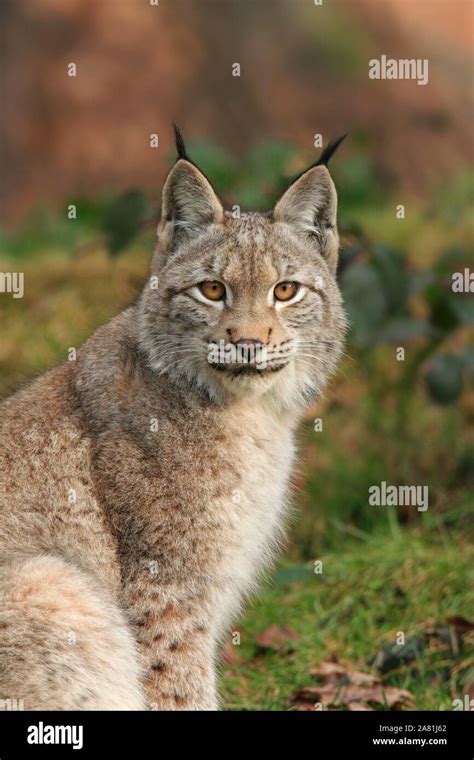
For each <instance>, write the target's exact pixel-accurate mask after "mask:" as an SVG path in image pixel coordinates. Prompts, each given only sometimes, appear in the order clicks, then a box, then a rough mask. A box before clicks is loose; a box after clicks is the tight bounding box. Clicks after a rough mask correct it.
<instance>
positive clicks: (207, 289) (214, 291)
mask: <svg viewBox="0 0 474 760" xmlns="http://www.w3.org/2000/svg"><path fill="white" fill-rule="evenodd" d="M199 290H200V291H201V293H202V294H203V296H206V298H208V299H209V301H223V300H224V296H225V285H223V284H222V282H218V280H206V281H205V282H201V283H200V284H199Z"/></svg>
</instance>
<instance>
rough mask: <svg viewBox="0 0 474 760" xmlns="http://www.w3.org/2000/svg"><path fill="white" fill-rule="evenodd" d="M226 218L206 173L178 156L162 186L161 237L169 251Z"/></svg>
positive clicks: (159, 228)
mask: <svg viewBox="0 0 474 760" xmlns="http://www.w3.org/2000/svg"><path fill="white" fill-rule="evenodd" d="M223 218H224V211H223V208H222V204H221V202H220V201H219V199H218V197H217V195H216V194H215V192H214V190H213V189H212V187H211V185H210V183H209V181H208V180H207V179H206V177H205V176H204V174H203V173H202V172H201V171H200V170H199V169H198V168H197V166H195V165H194V164H192V163H191V162H190V161H189V160H187V159H184V158H179V159H178V161H177V162H176V163H175V165H174V166H173V168H172V169H171V171H170V173H169V174H168V177H167V179H166V182H165V186H164V188H163V197H162V206H161V220H160V223H159V225H158V237H159V239H160V242H161V244H162V245H163V247H164V248H165V249H167V250H172V249H173V248H175V247H176V245H177V244H178V243H179V242H181V241H182V240H184V239H186V238H187V239H189V238H191V237H192V236H193V235H196V234H198V233H199V232H201V231H202V230H203V229H204V228H205V227H206V226H208V225H210V224H219V223H220V222H222V220H223Z"/></svg>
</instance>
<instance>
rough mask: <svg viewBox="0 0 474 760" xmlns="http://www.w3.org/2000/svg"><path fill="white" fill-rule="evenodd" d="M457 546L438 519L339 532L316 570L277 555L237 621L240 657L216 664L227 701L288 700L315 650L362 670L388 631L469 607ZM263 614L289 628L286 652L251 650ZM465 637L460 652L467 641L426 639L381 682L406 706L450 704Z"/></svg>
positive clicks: (471, 561) (466, 561)
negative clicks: (268, 578)
mask: <svg viewBox="0 0 474 760" xmlns="http://www.w3.org/2000/svg"><path fill="white" fill-rule="evenodd" d="M460 546H461V542H460V536H459V534H457V533H456V532H453V533H448V532H446V531H445V530H444V529H433V530H432V531H430V532H428V533H427V532H426V531H421V530H420V529H414V530H410V531H408V530H406V531H404V532H403V533H399V534H398V535H395V536H392V535H390V533H389V532H378V533H375V534H374V535H372V536H370V537H368V538H367V539H366V540H365V541H358V542H354V541H350V540H346V541H341V543H340V546H339V547H337V549H336V548H334V550H333V551H332V552H330V553H327V554H324V555H323V556H322V557H321V559H322V561H323V572H322V574H315V573H314V572H313V570H312V567H313V564H312V563H309V564H307V565H303V566H302V565H299V566H294V565H293V566H290V565H286V566H285V565H284V566H283V568H282V569H281V570H280V571H279V573H277V574H276V576H275V578H274V579H273V583H272V584H271V585H270V587H269V588H267V589H266V590H265V592H264V593H263V595H262V597H261V598H260V599H259V600H258V601H256V602H255V603H254V604H253V605H252V607H251V608H250V609H249V611H248V612H247V614H246V615H245V616H244V618H243V619H242V620H241V621H240V625H239V626H238V628H239V630H240V632H241V645H240V646H239V647H237V649H238V655H239V656H240V658H241V660H242V661H241V662H239V663H237V664H231V665H230V664H227V665H224V666H223V667H222V697H223V700H224V704H225V706H226V707H227V709H231V710H257V709H258V710H288V709H291V708H290V706H289V701H290V699H291V697H292V695H294V693H295V692H296V691H297V690H298V689H299V688H300V687H302V686H306V685H308V684H311V683H312V682H313V681H312V679H311V676H310V675H309V670H310V668H311V667H314V666H315V665H318V664H319V663H321V662H322V661H323V660H327V659H330V658H332V657H336V658H337V659H338V660H339V661H340V662H341V663H343V664H345V665H348V666H350V667H351V668H354V667H355V668H356V669H358V670H361V671H364V672H368V671H369V670H370V663H371V661H372V660H373V658H374V657H375V655H376V654H377V652H378V651H379V649H380V647H381V646H382V644H384V643H387V642H390V643H393V644H395V641H396V636H397V634H398V632H400V631H401V632H403V633H404V634H405V637H406V639H408V638H409V637H410V636H413V635H415V634H416V635H420V634H422V633H423V632H424V631H427V630H429V629H431V628H433V627H439V628H443V627H444V629H446V628H447V618H448V617H451V616H457V615H459V616H463V617H468V616H469V614H471V616H472V614H473V612H474V597H473V592H472V580H473V575H474V572H473V568H474V549H473V547H472V545H470V546H469V545H466V544H462V550H461V551H460ZM292 574H293V576H297V580H293V581H291V575H292ZM298 576H299V577H298ZM271 624H277V625H278V626H288V627H289V628H291V629H293V630H294V631H295V632H296V633H297V634H298V635H299V641H297V642H296V644H295V645H294V646H295V651H294V652H293V653H290V654H281V653H278V652H266V653H264V654H258V649H257V648H256V646H255V637H256V636H257V634H259V633H261V632H262V631H263V630H265V629H266V628H267V627H268V626H270V625H271ZM472 635H473V634H471V637H472ZM472 644H473V640H472V638H471V641H470V647H471V658H470V660H469V655H468V654H467V652H468V650H469V642H468V641H466V642H465V647H464V649H465V651H461V653H460V654H459V655H458V656H457V657H454V656H453V655H451V654H450V653H449V652H448V647H447V646H440V645H439V644H436V643H433V642H432V643H431V645H430V646H429V647H427V650H426V652H425V654H424V655H423V656H421V657H419V658H418V659H417V660H416V661H414V662H412V663H410V664H409V665H404V666H402V667H400V668H399V669H398V670H397V672H393V673H391V674H388V675H387V676H386V677H385V678H384V683H387V684H389V685H392V686H398V687H402V688H405V689H408V690H409V691H410V692H412V693H413V695H414V703H413V707H414V709H420V710H450V709H452V700H453V699H454V698H456V697H460V696H462V695H463V694H464V693H467V684H466V683H464V681H465V680H466V679H467V678H472V677H473V674H472V672H471V671H470V670H469V663H470V666H471V667H472V663H473V658H472Z"/></svg>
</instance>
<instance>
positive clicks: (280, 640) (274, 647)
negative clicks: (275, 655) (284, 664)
mask: <svg viewBox="0 0 474 760" xmlns="http://www.w3.org/2000/svg"><path fill="white" fill-rule="evenodd" d="M298 639H299V636H298V634H297V633H295V631H293V630H292V629H291V628H287V627H285V626H279V625H275V624H273V625H270V626H269V627H268V628H266V629H265V630H264V631H262V633H259V634H258V636H257V637H256V639H255V643H256V645H257V646H258V648H259V649H261V650H263V651H265V652H280V653H283V652H284V653H286V654H289V653H290V652H294V650H295V648H294V646H292V642H295V641H298Z"/></svg>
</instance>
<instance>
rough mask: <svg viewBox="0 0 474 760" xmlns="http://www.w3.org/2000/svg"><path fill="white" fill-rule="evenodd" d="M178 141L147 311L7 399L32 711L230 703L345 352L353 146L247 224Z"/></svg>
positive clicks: (10, 610)
mask: <svg viewBox="0 0 474 760" xmlns="http://www.w3.org/2000/svg"><path fill="white" fill-rule="evenodd" d="M176 139H177V150H178V158H177V160H176V162H175V164H174V166H173V167H172V169H171V170H170V172H169V174H168V177H167V179H166V182H165V185H164V189H163V197H162V213H161V220H160V222H159V225H158V242H157V247H156V250H155V253H154V256H153V261H152V266H151V275H150V279H149V281H148V282H147V283H146V285H145V287H144V289H143V291H142V293H141V295H140V297H139V298H138V300H137V301H136V302H135V303H134V304H133V305H132V306H130V307H129V308H127V309H125V311H123V312H122V313H121V314H119V315H118V316H117V317H115V318H114V319H112V321H111V322H109V323H108V324H107V325H105V326H103V327H100V328H99V329H98V330H97V331H96V332H95V334H94V335H93V336H92V337H91V338H90V339H89V340H88V341H87V342H86V343H85V344H84V346H83V347H82V348H81V349H79V351H78V353H77V358H76V360H75V361H66V362H65V363H64V364H62V365H61V366H59V367H57V368H55V369H53V370H51V371H50V372H48V373H47V374H45V375H43V376H41V377H39V378H38V379H36V380H34V381H33V382H32V383H31V384H30V385H28V386H27V387H25V388H24V389H22V390H20V391H19V392H17V393H16V394H15V395H14V396H12V397H11V398H9V399H7V400H6V401H4V402H3V403H2V405H1V407H0V416H1V433H2V435H1V448H0V462H1V464H0V473H1V475H0V478H1V480H0V698H1V699H4V700H6V699H17V700H23V703H24V707H25V709H31V710H35V709H42V710H113V709H117V710H142V709H156V710H214V709H217V708H218V707H219V698H218V694H217V688H216V675H215V664H216V661H217V659H218V656H219V647H220V644H221V642H222V637H223V634H224V633H225V632H226V631H227V630H228V628H229V625H230V623H231V621H232V620H234V619H235V616H236V615H237V614H238V613H239V611H240V609H241V607H242V604H243V603H244V601H245V600H246V599H247V598H248V597H249V595H251V594H252V593H253V592H254V590H255V588H256V585H257V583H258V580H259V579H260V578H261V576H262V573H263V572H264V571H266V570H267V569H268V567H269V566H270V564H271V562H272V560H273V558H274V556H275V553H276V550H277V549H278V548H279V545H280V544H281V540H282V538H283V535H284V531H285V523H286V517H287V514H288V510H289V494H288V491H289V486H288V484H289V478H290V473H291V470H292V463H293V459H294V449H295V445H294V432H295V429H296V427H297V424H298V420H299V418H300V417H301V415H302V414H303V412H304V411H305V408H307V407H308V405H311V404H313V403H314V402H315V400H317V399H318V397H319V396H320V394H321V393H322V391H323V388H324V387H325V385H326V383H327V380H328V378H329V376H330V375H331V373H332V372H333V370H334V369H335V367H336V364H337V361H338V359H339V357H340V354H341V351H342V345H343V339H344V333H345V317H344V312H343V308H342V299H341V296H340V293H339V290H338V286H337V283H336V265H337V257H338V246H339V241H338V232H337V227H336V207H337V196H336V191H335V187H334V183H333V181H332V179H331V176H330V174H329V171H328V169H327V162H328V160H329V158H330V157H331V155H332V153H333V152H334V150H335V149H336V148H337V146H338V145H339V143H340V142H341V140H342V139H343V138H339V139H338V140H335V141H333V142H332V143H329V145H328V146H327V148H326V149H325V150H324V151H323V153H322V155H321V158H320V160H319V161H318V162H317V163H316V164H314V165H313V166H312V167H310V168H309V169H308V170H307V171H305V172H304V173H303V174H302V175H301V176H300V177H299V178H297V179H296V180H295V182H294V183H293V184H291V186H290V187H289V189H288V190H287V191H286V192H285V193H284V195H283V196H282V197H281V199H280V200H279V201H278V203H277V204H276V206H275V208H274V209H273V211H272V212H270V213H242V214H241V216H240V218H234V216H233V215H232V214H231V213H229V212H227V211H224V210H223V207H222V205H221V202H220V201H219V199H218V197H217V195H216V194H215V192H214V190H213V188H212V186H211V184H210V183H209V181H208V179H207V178H206V176H205V175H204V174H203V173H202V171H201V170H200V169H199V168H198V167H197V166H196V165H195V164H194V163H193V162H192V161H191V160H190V159H189V157H188V155H187V153H186V149H185V146H184V143H183V141H182V138H181V135H180V134H179V131H177V132H176ZM229 345H230V346H232V347H233V348H234V349H236V350H234V351H226V352H224V354H223V353H222V352H221V353H219V350H218V351H217V352H216V351H210V348H212V347H217V348H218V349H219V347H222V346H229ZM257 349H258V350H257Z"/></svg>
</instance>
